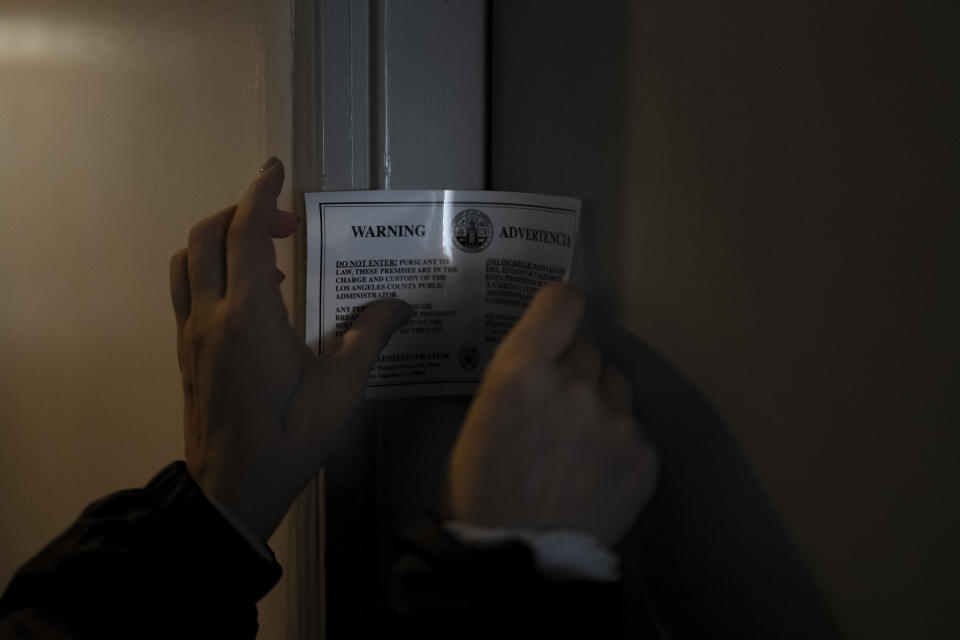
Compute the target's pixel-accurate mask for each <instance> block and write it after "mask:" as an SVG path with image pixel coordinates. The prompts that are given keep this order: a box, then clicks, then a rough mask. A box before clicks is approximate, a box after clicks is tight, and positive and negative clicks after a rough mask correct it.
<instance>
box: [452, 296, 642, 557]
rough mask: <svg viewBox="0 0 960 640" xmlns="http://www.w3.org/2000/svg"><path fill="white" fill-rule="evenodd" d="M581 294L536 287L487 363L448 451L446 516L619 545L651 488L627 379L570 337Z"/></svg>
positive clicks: (583, 344) (579, 305) (572, 336)
mask: <svg viewBox="0 0 960 640" xmlns="http://www.w3.org/2000/svg"><path fill="white" fill-rule="evenodd" d="M582 313H583V301H582V300H581V298H580V297H579V296H578V295H577V294H575V293H574V292H573V291H572V290H571V289H570V288H569V287H567V286H565V285H561V284H552V285H549V286H547V287H546V288H544V289H543V290H542V291H541V292H540V293H539V294H538V295H537V297H536V298H535V299H534V301H533V304H532V305H531V306H530V308H529V309H528V310H527V312H526V313H525V314H524V316H523V317H522V318H521V319H520V321H519V322H518V323H517V325H516V327H514V329H513V331H511V332H510V334H509V335H508V336H507V337H506V338H505V339H504V341H503V342H502V343H501V345H500V346H499V348H498V349H497V351H496V353H495V354H494V357H493V359H492V360H491V362H490V366H489V367H488V368H487V371H486V374H485V375H484V380H483V382H482V384H481V386H480V389H479V391H478V392H477V396H476V398H475V399H474V401H473V404H472V405H471V407H470V410H469V412H468V414H467V418H466V422H465V423H464V426H463V430H462V431H461V433H460V437H459V439H458V440H457V443H456V445H455V447H454V450H453V454H452V456H451V459H450V483H451V486H450V497H451V507H452V510H453V517H454V518H455V519H456V520H459V521H462V522H467V523H471V524H477V525H483V526H499V527H524V528H535V529H538V528H562V529H572V530H576V531H580V532H583V533H588V534H591V535H593V536H594V537H596V538H597V539H598V540H599V541H600V542H602V543H604V544H607V545H610V544H613V543H615V542H617V541H618V540H619V539H620V538H621V537H622V536H623V535H624V534H625V533H626V532H627V530H628V529H629V528H630V526H631V524H632V523H633V521H634V520H635V519H636V517H637V515H638V514H639V512H640V510H641V509H642V508H643V506H644V505H645V504H646V502H647V501H648V500H649V499H650V497H651V496H652V495H653V491H654V488H655V486H656V476H657V456H656V453H655V451H654V450H653V448H652V446H651V445H650V444H649V443H648V442H646V441H645V440H643V439H641V438H640V437H639V435H638V428H637V424H636V421H635V420H634V418H633V415H632V398H631V391H630V387H629V384H628V383H627V381H626V379H625V378H624V377H623V375H622V374H621V373H620V372H619V371H618V370H617V369H616V368H614V367H613V366H612V365H610V364H606V363H604V362H603V360H602V358H601V356H600V354H599V353H598V352H597V351H596V349H595V348H593V347H592V346H590V345H589V344H588V343H586V342H585V341H583V340H582V339H579V338H577V337H575V336H576V331H577V326H578V324H579V321H580V316H581V315H582Z"/></svg>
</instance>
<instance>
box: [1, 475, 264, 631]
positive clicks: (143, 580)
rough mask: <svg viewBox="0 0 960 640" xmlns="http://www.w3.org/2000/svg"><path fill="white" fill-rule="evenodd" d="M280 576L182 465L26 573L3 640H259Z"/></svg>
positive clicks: (78, 527) (103, 510)
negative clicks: (260, 615)
mask: <svg viewBox="0 0 960 640" xmlns="http://www.w3.org/2000/svg"><path fill="white" fill-rule="evenodd" d="M280 574H281V569H280V565H278V564H277V563H276V561H275V560H273V561H270V560H266V559H265V558H263V557H262V556H261V555H260V554H258V553H257V552H256V551H255V550H254V549H253V548H252V547H251V546H250V545H249V543H248V542H247V541H246V540H244V539H243V537H242V536H241V535H240V534H239V533H237V531H236V530H235V529H234V528H233V527H232V526H231V525H230V524H229V523H228V522H227V521H225V520H224V519H223V517H222V516H221V515H220V513H219V512H218V511H217V510H216V509H215V508H214V507H213V505H212V504H210V502H209V501H208V500H207V499H206V497H205V496H204V495H203V492H202V491H201V490H200V488H199V487H198V486H197V485H196V483H194V482H193V479H192V478H191V477H190V476H189V475H188V474H187V471H186V467H185V465H184V463H183V462H175V463H172V464H170V465H169V466H167V467H166V468H164V469H163V470H162V471H161V472H160V473H159V474H157V476H156V477H154V478H153V479H152V480H151V481H150V482H149V483H148V484H147V486H146V487H144V488H142V489H132V490H128V491H121V492H119V493H115V494H112V495H110V496H107V497H105V498H102V499H100V500H98V501H97V502H94V503H93V504H91V505H90V506H89V507H87V508H86V509H85V510H84V511H83V513H82V514H81V515H80V517H79V518H78V519H77V521H76V522H75V523H74V524H73V525H72V526H71V527H70V528H69V529H67V531H66V532H64V533H63V534H62V535H60V536H59V537H58V538H56V539H55V540H54V541H53V542H51V543H50V544H49V545H47V547H46V548H44V549H43V550H42V551H41V552H40V553H38V554H37V555H36V556H35V557H33V558H32V559H31V560H30V561H29V562H27V564H25V565H24V566H23V567H21V568H20V570H19V571H18V572H17V573H16V575H14V577H13V579H12V580H11V582H10V585H9V586H8V588H7V590H6V592H5V593H4V594H3V597H2V598H0V638H3V639H6V638H31V637H37V638H59V637H62V638H88V637H89V638H104V637H124V638H161V637H162V638H174V637H176V638H215V637H216V638H254V637H255V636H256V632H257V610H256V602H257V600H259V599H260V598H261V597H262V596H263V595H264V594H265V593H267V591H269V590H270V589H271V588H272V587H273V585H274V584H276V582H277V580H279V578H280Z"/></svg>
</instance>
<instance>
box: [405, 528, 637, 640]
mask: <svg viewBox="0 0 960 640" xmlns="http://www.w3.org/2000/svg"><path fill="white" fill-rule="evenodd" d="M620 595H621V593H620V585H619V584H618V583H609V582H608V583H604V582H592V581H578V580H563V581H560V580H551V579H547V578H544V577H543V576H541V575H540V574H539V573H538V572H537V571H536V568H535V566H534V560H533V554H532V552H531V551H530V549H529V548H528V547H527V546H526V545H524V544H523V543H521V542H508V543H505V544H503V545H499V546H496V547H491V548H477V547H473V546H467V545H464V544H462V543H461V542H459V541H458V540H457V539H456V538H454V537H453V536H452V535H451V534H450V533H449V532H448V531H447V530H446V529H445V528H444V527H443V526H442V525H441V523H440V522H439V520H436V519H429V520H424V521H423V522H421V523H420V524H418V525H416V526H414V527H412V528H411V529H409V530H408V531H407V532H405V534H404V535H403V536H402V537H401V539H400V540H399V542H398V549H397V556H396V560H395V563H394V567H393V571H392V575H391V593H390V605H389V608H390V623H389V626H390V627H391V630H390V632H388V633H387V637H388V638H422V639H424V640H426V639H428V638H451V637H456V638H505V637H506V638H510V637H517V638H521V637H522V638H551V637H552V638H598V639H599V638H619V637H622V625H621V616H620Z"/></svg>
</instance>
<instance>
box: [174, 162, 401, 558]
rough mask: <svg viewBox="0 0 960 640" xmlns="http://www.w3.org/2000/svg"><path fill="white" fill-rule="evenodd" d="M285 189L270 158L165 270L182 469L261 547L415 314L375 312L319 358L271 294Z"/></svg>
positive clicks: (290, 222)
mask: <svg viewBox="0 0 960 640" xmlns="http://www.w3.org/2000/svg"><path fill="white" fill-rule="evenodd" d="M282 186H283V165H282V164H281V163H280V162H279V161H278V160H276V159H275V158H271V160H268V161H267V163H266V164H265V165H264V167H263V169H261V171H260V174H259V176H257V178H256V179H255V180H254V181H253V183H252V184H251V185H250V187H249V189H248V190H247V193H246V195H244V197H243V200H242V201H241V202H240V204H239V205H236V206H233V207H229V208H227V209H224V210H223V211H220V212H219V213H217V214H215V215H213V216H211V217H209V218H206V219H204V220H202V221H200V222H199V223H198V224H197V225H196V226H195V227H194V228H193V229H192V230H191V231H190V238H189V243H188V247H187V248H186V249H184V250H181V251H180V252H179V253H177V254H175V255H174V256H173V259H172V260H171V262H170V288H171V294H172V297H173V307H174V311H175V314H176V318H177V345H178V353H179V360H180V371H181V373H182V374H183V390H184V432H185V435H184V440H185V447H186V462H187V470H188V471H189V473H190V474H191V476H192V477H193V478H194V479H195V480H196V482H197V483H198V484H199V485H200V487H201V488H203V490H204V491H205V492H207V494H208V495H210V496H212V497H213V498H215V499H216V500H217V501H218V502H220V503H221V504H223V505H224V506H225V507H226V508H227V509H228V510H229V511H230V512H231V513H233V514H234V515H235V516H237V517H238V518H240V520H241V521H243V522H244V523H245V524H246V525H247V526H248V527H249V528H250V529H251V531H253V532H254V533H255V534H257V535H258V536H260V537H261V538H262V539H263V540H266V539H267V538H268V537H269V536H270V534H271V533H272V532H273V530H274V529H276V527H277V525H278V524H279V523H280V520H281V519H282V518H283V515H284V513H286V511H287V509H288V508H289V506H290V504H291V503H292V502H293V500H294V499H295V498H296V496H297V494H298V493H299V492H300V490H301V489H302V488H303V486H304V485H305V484H306V483H307V481H308V480H309V479H310V478H311V477H312V476H313V474H314V473H316V472H317V470H318V469H319V468H320V467H321V466H322V465H323V463H324V461H325V460H326V458H327V456H328V454H329V453H330V451H331V449H332V447H333V446H334V443H335V441H336V440H337V437H338V436H339V433H340V431H341V429H342V427H343V425H344V424H345V422H346V421H347V419H348V417H349V416H350V414H351V412H352V411H353V410H354V409H355V408H356V406H357V405H358V404H359V402H360V400H361V399H362V398H363V395H364V391H365V389H366V384H367V377H368V375H369V373H370V369H371V368H372V366H373V364H374V362H376V359H377V357H378V356H379V354H380V351H381V350H382V349H383V347H384V346H385V345H386V343H387V341H388V340H389V339H390V337H391V336H392V335H393V332H394V331H395V330H396V329H397V328H399V326H400V325H402V324H403V323H404V322H406V320H407V319H408V318H409V315H410V312H411V310H410V307H409V305H407V304H406V303H404V302H402V301H399V300H390V301H382V302H377V303H375V304H371V305H370V306H369V307H367V309H366V310H365V311H364V312H363V313H362V314H361V315H360V316H359V317H358V318H357V320H356V322H355V323H354V325H353V327H352V328H351V329H350V330H349V331H348V332H347V333H346V335H345V336H344V337H343V342H342V345H341V347H340V348H339V350H338V351H337V352H335V353H334V354H333V355H331V356H330V357H328V358H325V359H323V360H320V359H318V358H317V357H315V356H314V355H313V354H312V353H311V352H310V350H309V349H307V347H306V345H305V344H304V342H303V340H302V339H301V338H300V337H299V336H298V335H297V333H296V332H295V331H294V329H293V328H292V327H291V326H290V323H289V320H288V318H287V313H286V308H285V307H284V306H283V300H282V298H281V296H280V289H279V286H278V285H279V281H280V277H278V274H279V271H278V270H277V268H276V255H275V252H274V247H273V240H272V239H271V238H272V237H276V238H282V237H286V236H288V235H290V234H292V233H293V232H294V231H295V229H296V227H297V218H296V217H295V216H293V215H292V214H289V213H286V212H283V211H279V210H278V209H277V195H278V194H279V193H280V188H281V187H282ZM281 275H282V274H281Z"/></svg>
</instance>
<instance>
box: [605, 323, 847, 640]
mask: <svg viewBox="0 0 960 640" xmlns="http://www.w3.org/2000/svg"><path fill="white" fill-rule="evenodd" d="M591 324H592V326H593V327H599V326H602V325H601V322H599V321H597V322H592V323H591ZM591 333H593V334H594V338H595V340H596V341H597V343H598V344H600V345H601V349H602V351H603V352H604V355H605V357H608V358H610V360H611V361H613V362H615V363H617V365H619V366H620V367H622V369H623V370H624V371H625V372H626V373H627V375H628V377H629V378H630V380H631V383H632V387H633V389H634V394H635V402H636V405H637V411H638V415H639V416H640V417H641V421H642V422H643V423H644V425H645V427H646V429H647V432H648V433H649V435H650V437H651V438H652V440H653V441H654V443H655V445H656V447H657V449H658V451H659V453H660V463H661V470H660V484H659V487H658V490H657V493H656V495H655V497H654V499H653V501H652V502H651V504H650V505H649V506H648V507H647V510H646V511H645V513H644V516H643V517H642V518H641V520H640V521H639V522H638V524H637V526H635V527H634V529H633V531H632V532H631V533H630V534H629V535H628V536H627V538H626V540H624V541H623V542H622V543H621V544H620V548H619V551H620V553H621V555H622V556H623V562H624V581H625V589H624V597H625V599H626V602H625V606H624V608H623V610H624V614H625V615H626V616H627V617H628V619H627V621H626V624H627V626H628V628H634V627H637V626H638V625H640V624H642V621H641V620H639V619H635V618H638V613H639V612H638V606H637V603H638V602H640V600H641V599H642V598H644V597H646V598H647V600H648V601H649V602H650V604H651V605H652V607H653V609H654V610H655V611H656V613H657V614H658V616H659V618H660V622H661V623H662V625H663V627H664V628H665V629H666V631H667V633H668V634H669V636H670V637H671V638H705V637H730V638H820V639H830V638H841V637H843V635H842V633H841V631H840V628H839V625H838V623H837V621H836V619H835V618H834V616H833V614H832V613H831V611H830V610H829V607H828V605H827V603H826V601H825V599H824V598H823V596H822V595H821V593H820V591H819V590H818V588H817V585H816V584H815V582H814V580H813V578H812V576H811V574H810V572H809V571H808V569H807V568H806V567H805V566H804V563H803V561H802V560H801V558H800V557H799V555H798V553H797V552H796V550H795V549H794V547H793V546H792V544H791V543H790V541H789V539H788V537H787V533H786V530H785V528H784V527H783V525H782V524H781V522H780V520H779V519H778V517H777V515H776V514H775V513H774V510H773V508H772V506H771V505H770V503H769V501H768V500H767V497H766V496H765V494H764V492H763V490H762V489H761V488H760V485H759V482H758V481H757V479H756V477H755V476H754V475H753V473H752V472H751V470H750V468H749V465H748V463H747V461H746V458H745V457H744V455H743V454H742V452H741V451H740V450H739V448H738V446H737V445H736V443H735V442H734V440H733V438H732V437H731V436H730V435H729V433H728V430H727V427H726V425H724V424H723V422H722V421H721V419H720V417H719V415H718V414H717V413H716V411H714V409H713V408H712V407H711V406H710V404H709V403H708V402H707V400H706V399H705V398H704V397H703V396H702V395H701V393H700V392H699V391H698V390H697V389H696V388H695V387H694V386H693V385H692V384H691V383H690V382H689V381H687V380H686V379H685V378H684V377H683V376H682V375H680V373H679V372H678V371H677V370H676V369H675V368H674V367H673V366H672V365H671V364H670V363H669V362H667V361H666V360H665V359H664V358H663V357H662V356H661V355H660V354H659V353H657V352H656V351H655V350H654V349H653V348H651V347H650V346H649V345H647V344H646V343H644V342H643V341H642V340H640V339H639V338H637V337H636V336H634V335H633V334H631V333H630V332H629V331H627V330H625V329H622V328H620V327H609V326H605V327H604V329H603V330H597V329H595V330H594V331H592V332H591Z"/></svg>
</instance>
